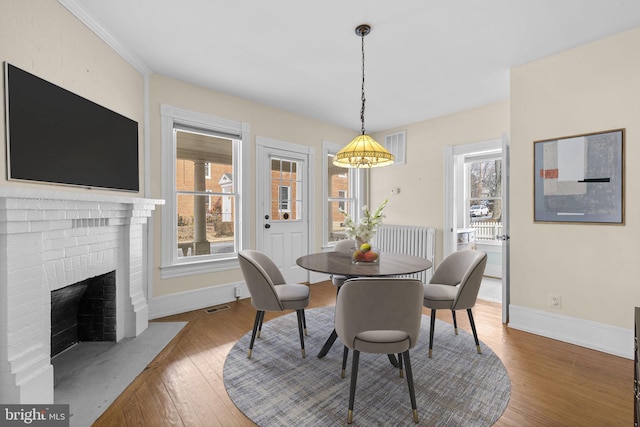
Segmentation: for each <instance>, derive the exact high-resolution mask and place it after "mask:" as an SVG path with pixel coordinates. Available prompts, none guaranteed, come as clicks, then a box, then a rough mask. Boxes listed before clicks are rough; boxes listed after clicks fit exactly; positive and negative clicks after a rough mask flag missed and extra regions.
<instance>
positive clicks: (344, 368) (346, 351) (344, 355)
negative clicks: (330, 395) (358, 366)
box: [340, 345, 349, 378]
mask: <svg viewBox="0 0 640 427" xmlns="http://www.w3.org/2000/svg"><path fill="white" fill-rule="evenodd" d="M348 357H349V347H347V346H346V345H345V346H344V350H343V351H342V371H341V372H340V378H344V377H346V376H347V358H348Z"/></svg>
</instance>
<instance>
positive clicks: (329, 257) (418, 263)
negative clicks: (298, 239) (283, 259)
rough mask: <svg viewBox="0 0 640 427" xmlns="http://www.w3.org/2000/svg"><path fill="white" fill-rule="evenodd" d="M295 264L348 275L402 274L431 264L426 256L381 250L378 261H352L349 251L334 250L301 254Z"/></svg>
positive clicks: (313, 269) (425, 268)
mask: <svg viewBox="0 0 640 427" xmlns="http://www.w3.org/2000/svg"><path fill="white" fill-rule="evenodd" d="M296 264H298V265H299V266H300V267H302V268H304V269H306V270H311V271H316V272H319V273H326V274H337V275H340V276H348V277H380V276H402V275H405V274H412V273H418V272H420V271H423V270H428V269H430V268H431V267H432V266H433V264H432V262H431V261H429V260H428V259H426V258H422V257H419V256H414V255H405V254H398V253H394V252H381V253H380V256H379V257H378V262H360V263H353V262H352V261H351V255H350V254H349V253H347V252H336V251H331V252H320V253H315V254H309V255H303V256H301V257H300V258H298V259H297V260H296Z"/></svg>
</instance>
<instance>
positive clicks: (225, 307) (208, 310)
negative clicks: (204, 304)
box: [204, 304, 231, 314]
mask: <svg viewBox="0 0 640 427" xmlns="http://www.w3.org/2000/svg"><path fill="white" fill-rule="evenodd" d="M229 308H231V307H229V306H228V305H226V304H225V305H216V306H215V307H209V308H206V309H205V310H204V311H205V312H206V313H207V314H211V313H217V312H219V311H222V310H228V309H229Z"/></svg>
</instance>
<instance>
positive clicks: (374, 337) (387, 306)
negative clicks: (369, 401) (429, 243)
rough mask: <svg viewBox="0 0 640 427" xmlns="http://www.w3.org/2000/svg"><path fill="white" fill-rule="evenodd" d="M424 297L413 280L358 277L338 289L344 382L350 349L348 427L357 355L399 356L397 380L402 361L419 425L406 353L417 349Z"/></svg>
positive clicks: (356, 375) (352, 403)
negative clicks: (351, 352)
mask: <svg viewBox="0 0 640 427" xmlns="http://www.w3.org/2000/svg"><path fill="white" fill-rule="evenodd" d="M423 293H424V288H423V284H422V282H420V281H419V280H416V279H395V278H382V277H376V278H365V277H360V278H353V279H349V280H347V281H346V282H344V284H343V285H342V287H341V288H340V292H339V293H338V300H337V302H336V316H335V324H336V332H337V333H338V337H340V340H341V341H342V342H343V344H344V355H343V360H342V376H343V377H344V371H345V368H346V363H347V356H348V354H349V349H352V350H353V361H352V368H351V387H350V391H349V411H348V415H347V422H348V423H349V424H351V422H352V421H353V405H354V400H355V394H356V379H357V377H358V362H359V358H360V352H361V351H363V352H365V353H377V354H387V355H390V354H396V353H397V354H398V359H399V363H398V365H399V367H400V376H403V368H402V363H403V360H404V365H405V369H406V373H407V375H406V376H407V384H408V386H409V397H410V398H411V408H412V410H413V420H414V421H415V422H416V423H417V422H418V410H417V407H416V398H415V391H414V387H413V375H412V373H411V361H410V359H409V350H410V349H412V348H413V347H414V346H415V345H416V344H417V342H418V336H419V334H420V319H421V317H422V304H421V300H422V296H423Z"/></svg>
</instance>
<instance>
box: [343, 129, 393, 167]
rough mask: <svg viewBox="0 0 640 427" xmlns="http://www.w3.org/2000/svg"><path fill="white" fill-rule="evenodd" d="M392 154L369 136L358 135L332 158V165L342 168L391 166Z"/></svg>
mask: <svg viewBox="0 0 640 427" xmlns="http://www.w3.org/2000/svg"><path fill="white" fill-rule="evenodd" d="M393 160H394V157H393V154H391V153H389V152H388V151H387V150H386V149H385V148H384V147H383V146H382V145H380V144H378V143H377V142H376V140H375V139H373V138H371V137H370V136H369V135H366V134H360V135H358V136H357V137H356V138H355V139H354V140H353V141H351V142H350V143H349V144H347V145H345V146H344V147H343V148H342V149H341V150H340V151H338V153H337V154H336V155H335V157H334V158H333V164H334V165H335V166H340V167H343V168H376V167H381V166H389V165H390V164H393Z"/></svg>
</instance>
